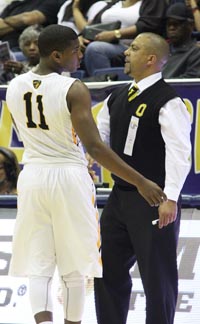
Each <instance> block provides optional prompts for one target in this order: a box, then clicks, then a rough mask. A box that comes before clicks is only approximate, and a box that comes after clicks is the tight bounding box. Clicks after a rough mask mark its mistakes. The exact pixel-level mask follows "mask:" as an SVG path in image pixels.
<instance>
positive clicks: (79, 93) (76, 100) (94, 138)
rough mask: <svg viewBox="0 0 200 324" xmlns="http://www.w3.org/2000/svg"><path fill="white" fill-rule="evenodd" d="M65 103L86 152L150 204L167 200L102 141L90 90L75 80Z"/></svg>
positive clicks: (162, 193)
mask: <svg viewBox="0 0 200 324" xmlns="http://www.w3.org/2000/svg"><path fill="white" fill-rule="evenodd" d="M67 103H68V107H69V110H70V112H71V120H72V124H73V127H74V129H75V130H76V132H77V134H78V136H79V138H80V139H81V141H82V143H83V144H84V146H85V147H86V150H87V151H88V153H89V154H90V155H91V156H92V157H93V158H94V159H95V160H96V161H97V162H99V163H100V164H101V165H102V166H103V167H105V168H106V169H108V170H109V171H111V172H112V173H114V174H116V175H117V176H118V177H121V178H122V179H124V180H125V181H127V182H129V183H131V184H133V185H135V186H136V187H137V189H138V191H139V192H140V194H141V195H142V196H143V197H144V198H145V199H146V200H147V201H148V203H149V204H150V205H154V204H159V203H161V202H163V199H164V200H166V199H167V197H166V195H165V194H164V192H163V191H162V190H161V189H160V188H159V187H158V186H157V185H156V184H155V183H153V182H152V181H150V180H148V179H146V178H144V177H143V176H142V175H141V174H140V173H138V172H137V171H135V170H134V169H133V168H131V167H130V166H129V165H128V164H126V163H125V162H124V161H123V160H122V159H121V158H120V157H119V156H118V155H117V154H116V153H115V152H113V151H112V150H111V149H110V148H109V147H108V146H106V145H105V144H104V143H103V141H102V140H101V138H100V135H99V132H98V129H97V126H96V123H95V121H94V119H93V116H92V112H91V99H90V94H89V90H88V89H87V87H86V86H85V85H84V84H83V83H82V82H80V81H75V82H74V84H73V85H72V86H71V88H70V90H69V91H68V94H67Z"/></svg>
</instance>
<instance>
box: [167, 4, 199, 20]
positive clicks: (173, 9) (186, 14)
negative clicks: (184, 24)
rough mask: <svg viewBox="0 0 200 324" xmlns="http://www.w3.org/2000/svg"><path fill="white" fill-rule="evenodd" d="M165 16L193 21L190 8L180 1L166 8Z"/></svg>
mask: <svg viewBox="0 0 200 324" xmlns="http://www.w3.org/2000/svg"><path fill="white" fill-rule="evenodd" d="M166 18H173V19H177V20H181V21H184V20H187V21H194V17H193V13H192V10H191V8H189V7H187V6H186V5H185V4H184V3H181V2H177V3H174V4H173V5H171V6H170V7H169V8H168V9H167V12H166Z"/></svg>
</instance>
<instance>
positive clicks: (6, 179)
mask: <svg viewBox="0 0 200 324" xmlns="http://www.w3.org/2000/svg"><path fill="white" fill-rule="evenodd" d="M19 172H20V167H19V163H18V161H17V157H16V155H15V153H14V152H13V151H11V150H10V149H8V148H6V147H2V146H1V147H0V195H5V194H16V188H17V179H18V175H19Z"/></svg>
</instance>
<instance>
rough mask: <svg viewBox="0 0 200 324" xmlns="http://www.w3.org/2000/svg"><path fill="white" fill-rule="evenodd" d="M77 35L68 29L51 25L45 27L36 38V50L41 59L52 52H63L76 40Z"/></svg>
mask: <svg viewBox="0 0 200 324" xmlns="http://www.w3.org/2000/svg"><path fill="white" fill-rule="evenodd" d="M77 38H78V35H77V34H76V32H75V31H74V30H73V29H72V28H69V27H66V26H62V25H57V24H52V25H49V26H47V27H45V28H44V29H43V30H42V31H41V33H40V35H39V38H38V48H39V52H40V56H41V57H47V56H49V55H50V54H51V53H52V52H53V51H60V52H62V51H64V50H65V49H66V48H67V47H69V46H70V45H71V41H73V40H76V39H77Z"/></svg>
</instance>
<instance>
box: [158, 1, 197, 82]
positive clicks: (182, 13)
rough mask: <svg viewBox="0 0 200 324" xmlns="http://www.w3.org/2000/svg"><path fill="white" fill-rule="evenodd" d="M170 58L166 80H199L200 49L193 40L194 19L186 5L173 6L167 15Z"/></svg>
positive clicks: (164, 70) (164, 69)
mask: <svg viewBox="0 0 200 324" xmlns="http://www.w3.org/2000/svg"><path fill="white" fill-rule="evenodd" d="M166 17H167V22H166V28H167V37H168V40H169V43H170V56H169V59H168V62H167V63H166V64H165V66H164V67H163V70H162V73H163V77H164V78H168V79H170V78H199V77H200V48H199V46H197V41H196V40H195V39H192V32H193V29H194V18H193V14H192V11H191V9H190V8H188V7H187V6H186V5H185V4H184V3H175V4H173V5H171V6H170V7H169V8H168V10H167V13H166Z"/></svg>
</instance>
